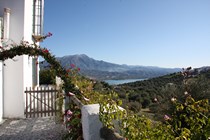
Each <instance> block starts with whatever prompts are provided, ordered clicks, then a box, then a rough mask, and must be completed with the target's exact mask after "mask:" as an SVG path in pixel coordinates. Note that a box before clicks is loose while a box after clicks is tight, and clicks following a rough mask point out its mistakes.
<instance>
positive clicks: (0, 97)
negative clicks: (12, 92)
mask: <svg viewBox="0 0 210 140" xmlns="http://www.w3.org/2000/svg"><path fill="white" fill-rule="evenodd" d="M1 37H2V18H0V46H1V47H2V44H1ZM2 74H3V69H2V61H0V123H1V121H2V118H3V75H2Z"/></svg>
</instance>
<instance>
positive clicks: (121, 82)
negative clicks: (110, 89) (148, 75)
mask: <svg viewBox="0 0 210 140" xmlns="http://www.w3.org/2000/svg"><path fill="white" fill-rule="evenodd" d="M143 80H145V79H124V80H104V82H106V83H108V84H109V85H119V84H125V83H130V82H136V81H143Z"/></svg>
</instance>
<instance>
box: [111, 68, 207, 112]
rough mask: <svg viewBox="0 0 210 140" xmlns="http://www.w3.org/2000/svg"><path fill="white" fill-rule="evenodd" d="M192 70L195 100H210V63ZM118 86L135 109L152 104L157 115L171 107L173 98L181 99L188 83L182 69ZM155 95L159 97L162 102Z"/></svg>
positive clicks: (190, 82)
mask: <svg viewBox="0 0 210 140" xmlns="http://www.w3.org/2000/svg"><path fill="white" fill-rule="evenodd" d="M190 73H191V75H192V76H191V77H190V78H188V80H187V83H188V86H187V87H188V88H187V89H188V92H189V94H190V95H191V96H192V97H193V98H194V99H195V100H201V99H209V100H210V86H209V85H210V67H201V68H196V69H193V70H191V71H190ZM114 89H115V91H116V92H117V93H118V95H119V97H120V98H121V99H122V100H123V104H124V105H125V106H126V105H127V106H128V107H129V108H130V109H131V110H135V111H139V110H140V109H141V108H150V111H152V112H153V113H156V115H160V114H162V113H163V114H164V113H166V112H167V111H169V110H170V106H171V102H170V101H171V98H172V97H175V98H177V99H178V100H180V101H181V100H182V99H183V98H184V97H185V95H184V92H185V91H186V87H183V76H182V74H181V73H179V72H178V73H173V74H168V75H164V76H161V77H156V78H151V79H149V80H144V81H137V82H133V83H126V84H122V85H117V86H114ZM154 99H156V100H157V101H158V104H157V102H155V101H154ZM160 104H161V106H160ZM165 111H166V112H165ZM163 114H162V115H163Z"/></svg>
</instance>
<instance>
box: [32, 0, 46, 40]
mask: <svg viewBox="0 0 210 140" xmlns="http://www.w3.org/2000/svg"><path fill="white" fill-rule="evenodd" d="M43 15H44V0H34V3H33V35H35V36H41V35H42V34H43Z"/></svg>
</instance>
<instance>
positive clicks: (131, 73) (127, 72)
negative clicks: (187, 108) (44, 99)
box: [40, 54, 180, 80]
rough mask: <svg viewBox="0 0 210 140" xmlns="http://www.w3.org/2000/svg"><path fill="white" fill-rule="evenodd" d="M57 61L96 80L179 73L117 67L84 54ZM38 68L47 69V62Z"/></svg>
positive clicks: (144, 68) (125, 66) (171, 70)
mask: <svg viewBox="0 0 210 140" xmlns="http://www.w3.org/2000/svg"><path fill="white" fill-rule="evenodd" d="M57 60H58V61H59V62H60V63H61V65H62V66H63V67H65V68H66V69H67V68H70V67H71V66H70V65H71V64H74V65H76V66H77V67H79V68H80V69H81V73H82V74H83V75H85V76H88V77H90V78H93V79H97V80H106V79H138V78H139V79H140V78H142V79H143V78H152V77H158V76H162V75H166V74H169V73H173V72H177V71H180V69H179V68H175V69H170V68H160V67H152V66H130V65H119V64H114V63H109V62H105V61H102V60H95V59H93V58H90V57H88V56H87V55H85V54H81V55H68V56H64V57H58V58H57ZM40 67H41V69H44V68H47V67H48V64H47V62H46V61H44V62H43V64H40Z"/></svg>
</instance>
